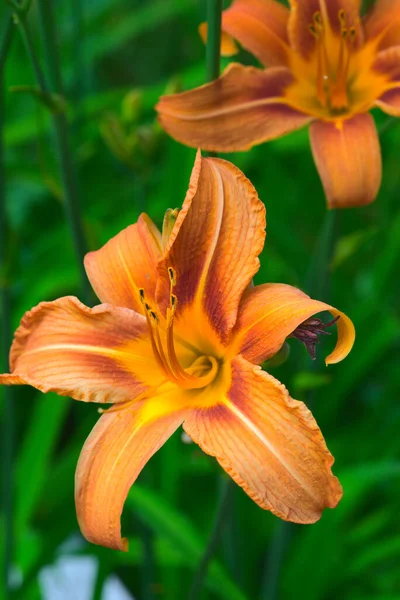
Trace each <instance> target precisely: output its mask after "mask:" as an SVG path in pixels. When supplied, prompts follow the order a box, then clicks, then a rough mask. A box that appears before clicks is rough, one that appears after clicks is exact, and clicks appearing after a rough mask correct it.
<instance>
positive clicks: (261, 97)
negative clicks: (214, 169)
mask: <svg viewBox="0 0 400 600" xmlns="http://www.w3.org/2000/svg"><path fill="white" fill-rule="evenodd" d="M292 82H293V75H292V74H291V72H290V71H289V70H288V69H286V68H285V67H271V68H270V69H268V70H267V71H263V70H261V69H256V68H254V67H244V66H243V65H239V64H235V63H234V64H231V65H229V67H228V68H227V69H226V70H225V71H224V73H223V75H222V76H221V77H220V78H219V79H217V80H216V81H213V82H212V83H208V84H206V85H203V86H200V87H198V88H196V89H194V90H190V91H188V92H183V93H181V94H174V95H171V96H163V97H161V99H160V101H159V103H158V104H157V106H156V110H157V111H158V113H159V121H160V123H161V125H162V127H163V128H164V129H165V130H166V131H167V132H168V133H169V134H170V135H171V136H172V137H173V138H175V139H177V140H178V141H179V142H181V143H183V144H187V145H188V146H192V147H193V148H198V147H200V148H204V149H205V150H215V151H217V152H233V151H236V150H248V149H249V148H251V147H252V146H254V145H255V144H259V143H261V142H265V141H267V140H271V139H274V138H277V137H280V136H282V135H284V134H286V133H289V132H291V131H294V130H295V129H299V128H300V127H303V126H304V125H306V124H307V123H309V122H310V120H311V118H310V117H309V116H308V115H305V114H303V113H300V112H298V111H296V110H295V109H293V108H291V107H289V106H288V105H287V104H286V103H285V102H286V100H285V97H284V95H285V89H286V88H287V87H288V86H289V85H290V84H291V83H292Z"/></svg>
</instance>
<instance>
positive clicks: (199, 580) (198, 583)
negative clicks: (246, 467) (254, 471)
mask: <svg viewBox="0 0 400 600" xmlns="http://www.w3.org/2000/svg"><path fill="white" fill-rule="evenodd" d="M232 491H233V482H232V479H230V478H228V477H225V476H224V478H223V481H222V482H221V489H220V494H219V503H218V507H217V510H216V513H215V517H214V524H213V527H212V529H211V534H210V537H209V538H208V542H207V546H206V549H205V551H204V554H203V556H202V558H201V560H200V563H199V565H198V567H197V571H196V573H195V576H194V578H193V583H192V587H191V589H190V593H189V600H197V598H199V595H200V593H201V590H202V587H203V584H204V580H205V578H206V576H207V571H208V567H209V564H210V562H211V560H212V558H213V556H214V553H215V551H216V549H217V547H218V543H219V542H220V538H221V533H222V530H223V527H224V525H225V517H226V514H227V513H228V512H229V511H228V507H229V504H230V502H231V495H232Z"/></svg>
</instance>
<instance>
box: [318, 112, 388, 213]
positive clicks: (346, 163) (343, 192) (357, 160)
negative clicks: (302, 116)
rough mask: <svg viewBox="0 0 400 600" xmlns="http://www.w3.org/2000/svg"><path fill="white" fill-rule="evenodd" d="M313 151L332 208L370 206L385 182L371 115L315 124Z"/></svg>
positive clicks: (376, 135)
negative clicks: (338, 121)
mask: <svg viewBox="0 0 400 600" xmlns="http://www.w3.org/2000/svg"><path fill="white" fill-rule="evenodd" d="M310 141H311V149H312V153H313V156H314V161H315V164H316V166H317V169H318V172H319V175H320V177H321V180H322V185H323V187H324V191H325V195H326V199H327V203H328V207H329V208H346V207H353V206H363V205H365V204H370V203H371V202H373V201H374V200H375V198H376V195H377V193H378V191H379V187H380V184H381V178H382V160H381V149H380V144H379V138H378V134H377V131H376V127H375V123H374V120H373V118H372V117H371V115H370V114H361V115H356V116H354V117H352V118H351V119H349V120H346V121H343V122H340V123H338V124H336V123H330V122H326V121H314V122H313V123H311V126H310Z"/></svg>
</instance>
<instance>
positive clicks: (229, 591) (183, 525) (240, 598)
mask: <svg viewBox="0 0 400 600" xmlns="http://www.w3.org/2000/svg"><path fill="white" fill-rule="evenodd" d="M127 506H130V507H131V509H132V510H134V511H135V512H136V513H137V514H138V515H140V519H142V520H143V521H144V522H145V523H146V525H148V527H150V528H151V529H152V530H153V531H154V533H156V534H157V535H159V536H160V537H162V538H165V539H166V540H168V541H169V542H170V543H171V544H172V545H173V546H174V548H175V549H176V550H177V551H179V552H180V553H181V556H182V557H183V558H185V560H186V561H187V564H188V565H190V566H191V567H192V568H193V569H195V568H196V567H197V565H198V563H199V561H200V559H201V556H202V553H203V549H204V544H205V541H204V540H202V538H201V537H200V535H199V534H198V533H197V531H196V530H195V528H194V527H193V525H192V523H191V522H190V521H189V519H188V518H187V517H186V516H185V515H183V514H182V513H180V512H178V511H177V510H176V509H175V508H173V507H172V506H168V505H167V504H166V503H165V502H163V501H162V499H161V498H160V496H159V494H157V493H155V492H153V491H151V490H149V489H146V488H144V487H142V486H140V485H137V484H135V485H134V486H133V488H132V489H131V491H130V493H129V495H128V499H127ZM206 581H207V585H208V587H209V588H210V589H211V590H213V591H214V593H216V594H217V596H218V597H219V598H224V599H225V600H245V598H246V596H245V595H244V594H243V593H242V592H241V590H240V589H239V588H238V587H237V586H236V584H235V583H234V582H233V581H232V579H231V578H230V577H229V575H228V574H227V573H226V572H225V570H224V569H223V567H222V566H221V565H220V564H219V563H218V562H217V561H215V560H214V561H213V563H212V564H211V565H210V569H209V572H208V576H207V580H206Z"/></svg>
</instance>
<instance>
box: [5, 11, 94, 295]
mask: <svg viewBox="0 0 400 600" xmlns="http://www.w3.org/2000/svg"><path fill="white" fill-rule="evenodd" d="M38 7H39V14H40V20H41V26H42V32H43V41H44V50H45V56H46V62H47V67H48V72H49V79H50V82H51V87H49V86H48V84H47V81H46V78H45V76H44V73H43V70H42V68H41V65H40V63H39V60H38V58H37V54H36V50H35V46H34V44H33V39H32V35H31V31H30V28H29V24H28V21H27V15H26V11H24V10H22V9H21V10H19V11H18V10H16V11H15V16H16V19H17V22H18V24H19V25H20V31H21V34H22V37H23V40H24V43H25V47H26V50H27V53H28V55H29V58H30V60H31V63H32V67H33V70H34V73H35V77H36V80H37V83H38V85H39V87H40V89H41V91H42V92H43V93H44V94H51V93H54V94H57V95H58V96H60V97H63V94H64V89H63V84H62V77H61V69H60V65H59V54H58V47H57V43H56V37H55V28H54V19H53V6H52V3H51V2H48V0H44V1H39V2H38ZM52 118H53V126H54V134H55V143H56V150H57V155H58V162H59V169H60V175H61V181H62V186H63V192H64V193H63V196H64V209H65V214H66V218H67V222H68V225H69V229H70V233H71V237H72V241H73V245H74V249H75V255H76V258H77V264H78V269H79V274H80V280H81V287H82V295H83V300H84V301H86V302H89V301H90V300H91V299H92V291H91V288H90V285H89V281H88V279H87V276H86V272H85V269H84V266H83V258H84V256H85V254H86V252H87V244H86V238H85V233H84V229H83V223H82V217H81V212H80V206H79V201H78V190H77V181H76V174H75V169H74V165H73V161H72V156H71V151H70V147H69V141H68V124H67V119H66V116H65V112H64V111H57V112H53V113H52Z"/></svg>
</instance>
